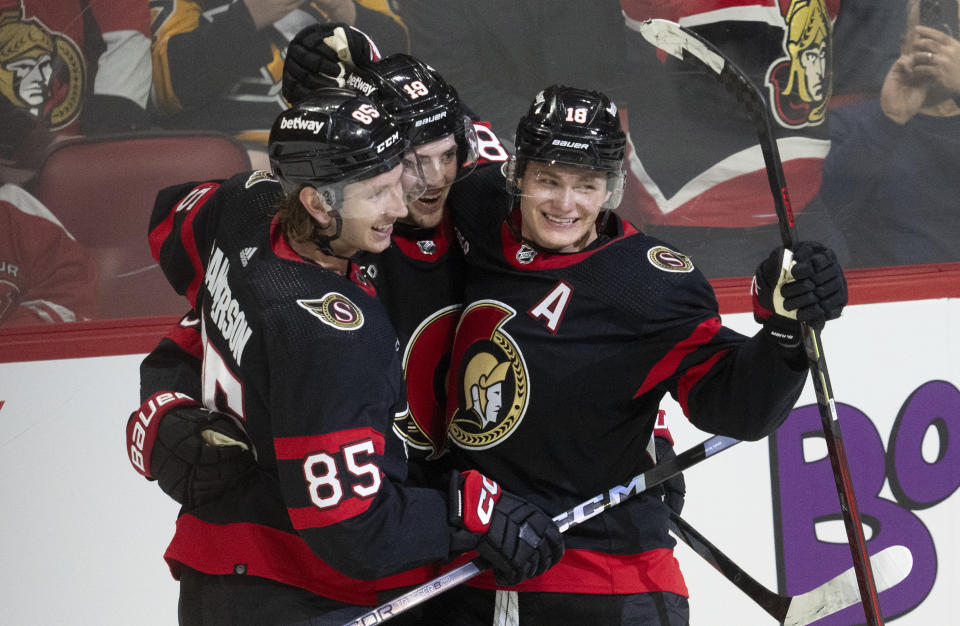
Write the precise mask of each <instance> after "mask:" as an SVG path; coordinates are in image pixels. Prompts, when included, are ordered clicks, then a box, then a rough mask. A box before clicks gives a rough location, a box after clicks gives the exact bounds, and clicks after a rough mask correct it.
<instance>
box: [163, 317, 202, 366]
mask: <svg viewBox="0 0 960 626" xmlns="http://www.w3.org/2000/svg"><path fill="white" fill-rule="evenodd" d="M167 339H169V340H170V341H172V342H173V343H175V344H177V346H178V347H179V348H180V349H181V350H183V351H184V352H186V353H187V354H189V355H190V356H193V357H196V358H198V359H201V360H202V359H203V344H202V342H201V338H200V320H199V318H197V316H196V314H195V313H193V312H192V311H191V312H190V313H187V314H186V315H184V316H183V317H182V318H180V321H179V322H177V325H176V326H174V327H173V330H171V331H170V333H169V334H168V335H167Z"/></svg>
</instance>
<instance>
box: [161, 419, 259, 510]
mask: <svg viewBox="0 0 960 626" xmlns="http://www.w3.org/2000/svg"><path fill="white" fill-rule="evenodd" d="M254 467H256V460H255V459H254V457H253V453H252V452H251V451H250V444H249V440H248V439H247V434H246V433H245V432H244V431H243V429H242V428H241V427H240V426H239V424H238V423H237V422H236V420H234V419H233V418H231V417H229V416H227V415H224V414H222V413H217V412H216V411H208V410H207V409H201V408H188V409H174V410H173V411H170V412H169V413H167V414H166V415H164V416H163V417H162V419H161V420H160V423H159V425H158V426H157V438H156V440H155V442H154V445H153V451H152V454H151V458H150V473H151V474H152V475H153V477H155V478H156V479H157V482H158V483H159V485H160V489H162V490H163V492H164V493H165V494H167V495H168V496H170V497H171V498H173V499H174V500H176V501H177V502H179V503H180V504H182V505H184V506H187V507H192V506H198V505H201V504H205V503H206V502H209V501H211V500H214V499H215V498H218V497H220V496H221V495H223V493H224V492H225V491H226V490H227V488H228V487H229V486H230V485H231V484H232V483H233V482H235V481H236V480H238V479H239V478H241V477H242V476H244V475H245V474H246V473H247V472H249V471H251V470H253V469H254Z"/></svg>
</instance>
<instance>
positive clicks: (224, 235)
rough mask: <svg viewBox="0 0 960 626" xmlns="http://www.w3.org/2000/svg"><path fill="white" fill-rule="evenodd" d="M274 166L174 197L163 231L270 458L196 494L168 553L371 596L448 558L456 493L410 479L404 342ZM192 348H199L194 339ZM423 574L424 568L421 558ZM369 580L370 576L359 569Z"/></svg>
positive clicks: (222, 395) (226, 375) (221, 396)
mask: <svg viewBox="0 0 960 626" xmlns="http://www.w3.org/2000/svg"><path fill="white" fill-rule="evenodd" d="M280 195H281V190H280V186H279V184H278V183H277V182H276V181H275V180H274V179H273V178H272V177H270V175H269V174H267V173H265V172H253V173H246V174H241V175H237V176H235V177H233V178H231V179H229V180H228V181H226V182H222V183H217V182H212V183H203V184H199V185H197V184H193V183H191V184H186V185H182V186H179V187H175V188H170V189H168V190H165V191H164V192H162V193H161V195H160V196H159V198H158V201H157V205H156V208H155V210H154V214H153V216H152V219H151V224H150V244H151V249H152V251H153V253H154V256H155V258H156V259H157V260H158V262H159V263H160V265H161V267H162V268H163V270H164V272H165V274H166V275H167V277H168V279H169V280H170V282H171V284H172V285H173V286H174V288H175V289H176V290H177V291H178V292H180V293H182V294H184V295H186V296H187V299H188V300H189V302H190V304H191V305H192V306H193V307H194V309H195V310H196V311H198V312H199V313H200V318H201V321H200V323H201V341H202V354H203V378H202V381H201V388H202V394H203V402H204V404H205V405H206V406H208V407H210V408H216V409H218V410H221V411H225V412H229V413H231V414H233V415H235V416H237V417H238V418H239V419H241V420H242V421H243V423H244V426H245V427H246V430H247V432H248V434H249V436H250V439H251V441H252V443H253V446H254V448H255V449H256V452H257V457H258V464H259V466H260V471H259V472H256V473H254V475H253V476H252V477H251V478H250V480H248V481H246V482H245V483H243V484H241V485H239V486H238V487H236V488H234V489H232V490H231V491H230V492H228V493H226V494H224V496H223V497H222V498H219V499H217V500H215V501H213V502H211V503H209V504H206V505H202V506H200V507H196V508H193V509H184V510H183V511H181V515H180V517H179V519H178V521H177V532H176V535H175V536H174V539H173V541H172V542H171V544H170V546H169V548H168V550H167V553H166V558H167V559H168V561H169V562H170V563H171V567H172V568H173V570H174V572H176V571H177V568H178V565H179V564H181V563H182V564H186V565H189V566H190V567H193V568H195V569H197V570H200V571H203V572H207V573H214V574H225V573H230V572H235V571H236V570H235V567H236V566H237V565H238V564H242V565H243V568H244V571H245V572H246V573H247V574H251V575H256V576H262V577H266V578H271V579H274V580H278V581H281V582H284V583H286V584H290V585H296V586H299V587H302V588H305V589H309V590H311V591H313V592H315V593H319V594H322V595H324V596H327V597H331V598H334V599H337V600H340V601H344V602H351V603H357V604H370V603H373V602H375V596H374V591H375V589H377V588H383V585H384V583H383V581H374V580H369V579H374V578H379V577H384V576H389V575H392V574H395V573H399V572H403V571H405V570H409V569H411V568H414V567H416V566H419V565H423V564H425V563H428V562H434V561H437V560H442V559H446V558H447V557H448V556H449V555H448V554H447V550H448V544H449V538H448V527H447V522H446V517H447V505H446V502H445V498H444V496H443V495H442V494H440V493H438V492H436V491H432V490H426V489H416V488H404V487H401V486H400V483H401V482H402V481H403V480H404V479H405V477H406V459H405V455H404V447H403V443H402V441H401V440H400V439H399V438H398V437H396V436H394V435H393V434H392V432H391V425H392V420H393V418H394V416H395V415H397V414H398V413H401V412H402V411H403V410H404V407H405V404H406V402H405V392H404V382H403V377H402V371H401V368H400V357H399V354H398V344H397V339H396V335H395V333H394V330H393V327H392V326H391V324H390V322H389V320H388V319H387V316H386V312H385V311H384V309H383V307H382V305H381V304H380V303H379V302H378V301H377V300H376V298H375V297H373V292H372V288H371V287H370V285H369V284H367V285H363V284H358V283H357V282H354V281H353V280H351V279H350V278H347V277H344V276H340V275H338V274H336V273H333V272H331V271H328V270H325V269H323V268H321V267H320V266H318V265H316V264H314V263H313V262H311V261H308V260H305V259H304V258H302V257H300V256H299V255H298V254H296V253H295V252H294V251H293V250H292V249H291V248H290V246H289V245H288V244H287V242H286V240H285V239H284V237H283V235H282V234H281V233H280V231H279V227H278V224H277V222H276V220H275V219H274V217H273V214H274V207H275V204H276V202H277V200H278V199H279V197H280ZM188 351H189V349H188ZM421 575H422V573H421ZM357 579H365V580H357Z"/></svg>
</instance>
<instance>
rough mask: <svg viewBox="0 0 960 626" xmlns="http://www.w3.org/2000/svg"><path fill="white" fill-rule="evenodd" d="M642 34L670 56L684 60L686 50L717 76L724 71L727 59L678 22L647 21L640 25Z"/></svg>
mask: <svg viewBox="0 0 960 626" xmlns="http://www.w3.org/2000/svg"><path fill="white" fill-rule="evenodd" d="M640 34H641V35H643V38H644V39H646V40H647V41H648V42H650V43H651V44H653V45H654V46H656V47H657V48H659V49H660V50H663V51H664V52H666V53H667V54H669V55H670V56H674V57H676V58H678V59H681V60H682V59H683V53H684V50H686V51H687V52H689V53H690V54H692V55H694V56H695V57H697V58H698V59H700V60H701V61H703V63H704V64H705V65H706V66H707V67H709V68H710V69H712V70H713V71H714V72H716V73H717V74H719V73H720V72H722V71H723V67H724V65H725V63H726V61H725V59H724V58H723V57H722V56H720V55H719V54H717V53H716V52H714V51H712V50H710V49H709V48H708V47H707V46H706V45H705V44H704V42H703V41H702V40H700V39H698V38H697V37H695V36H694V35H693V34H692V33H690V31H688V30H686V29H685V28H683V27H682V26H680V25H679V24H677V23H676V22H671V21H670V20H661V19H652V20H645V21H643V22H641V23H640Z"/></svg>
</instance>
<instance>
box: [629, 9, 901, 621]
mask: <svg viewBox="0 0 960 626" xmlns="http://www.w3.org/2000/svg"><path fill="white" fill-rule="evenodd" d="M640 31H641V34H642V35H643V36H644V38H645V39H647V40H648V41H649V42H650V43H652V44H653V45H655V46H656V47H658V48H660V49H662V50H664V51H665V52H667V53H669V54H672V55H674V56H676V57H678V58H681V59H683V58H685V55H684V53H685V52H687V53H689V54H690V56H693V57H695V58H697V59H698V60H699V61H701V62H702V63H703V64H704V65H706V66H707V67H708V68H709V69H710V70H712V71H713V73H714V75H715V77H716V78H717V80H719V81H720V83H721V85H723V86H724V88H726V89H727V90H728V91H730V92H731V93H733V94H734V95H735V96H736V97H737V99H738V100H740V101H742V102H743V104H744V105H745V109H746V112H747V116H748V117H749V118H750V120H751V121H752V122H753V124H754V127H755V128H756V131H757V135H758V138H759V140H760V141H759V143H760V149H761V152H762V153H763V159H764V163H765V165H766V170H767V178H768V180H769V183H770V191H771V192H772V194H773V201H774V205H775V207H776V211H777V220H778V223H779V226H780V237H781V239H782V241H783V246H784V248H785V249H786V250H787V252H784V259H783V267H784V268H787V267H789V263H790V261H791V259H792V255H791V254H790V253H789V251H791V250H793V248H794V247H795V246H796V244H797V242H798V241H799V240H798V238H797V231H796V224H795V222H794V218H793V209H792V207H791V205H790V194H789V193H788V191H787V183H786V177H785V176H784V173H783V164H782V161H781V159H780V151H779V149H778V148H777V142H776V137H775V135H774V133H773V124H772V121H771V118H770V110H769V108H768V107H767V103H766V99H765V98H764V97H763V94H762V93H761V92H760V90H759V89H758V88H757V87H756V85H754V84H753V83H752V82H751V81H750V79H749V78H748V77H747V76H746V75H745V74H744V73H743V71H742V70H741V69H740V68H739V67H737V66H736V65H735V64H734V63H733V62H731V61H730V59H728V58H727V57H726V56H724V55H723V54H722V53H721V52H720V51H719V50H717V49H716V48H715V47H714V46H713V45H712V44H710V43H709V42H708V41H706V40H704V39H701V38H700V36H699V35H697V34H696V33H694V32H693V31H691V30H689V29H687V28H684V27H683V26H680V25H679V24H675V23H673V22H670V21H668V20H648V21H646V22H644V23H643V24H641V26H640ZM802 329H803V339H804V348H805V350H806V354H807V362H808V365H809V368H810V375H811V377H812V378H813V386H814V390H815V392H816V396H817V408H818V410H819V413H820V420H821V423H822V426H823V434H824V439H825V440H826V442H827V452H828V455H829V457H830V464H831V467H832V469H833V476H834V481H835V483H836V487H837V496H838V498H839V500H840V510H841V513H842V515H843V521H844V526H845V527H846V531H847V540H848V542H849V544H850V553H851V556H852V558H853V566H854V570H855V571H856V574H857V581H858V584H859V586H860V596H861V600H862V602H863V610H864V614H865V616H866V620H867V624H868V625H869V626H880V625H882V624H883V617H882V615H881V612H880V601H879V596H878V594H877V590H876V582H875V581H874V577H873V571H872V570H871V567H870V558H869V556H868V553H867V542H866V539H865V537H864V535H863V525H862V523H861V521H860V513H859V511H858V509H857V503H856V498H855V497H854V493H853V481H852V480H851V478H850V465H849V463H848V462H847V454H846V449H845V448H844V445H843V437H842V435H841V432H840V422H839V419H838V416H837V411H836V405H835V403H834V400H833V389H832V386H831V384H830V376H829V374H828V372H827V362H826V360H825V358H824V356H823V349H822V345H821V342H820V333H819V331H817V330H816V329H815V328H811V327H810V326H808V325H807V324H802Z"/></svg>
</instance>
